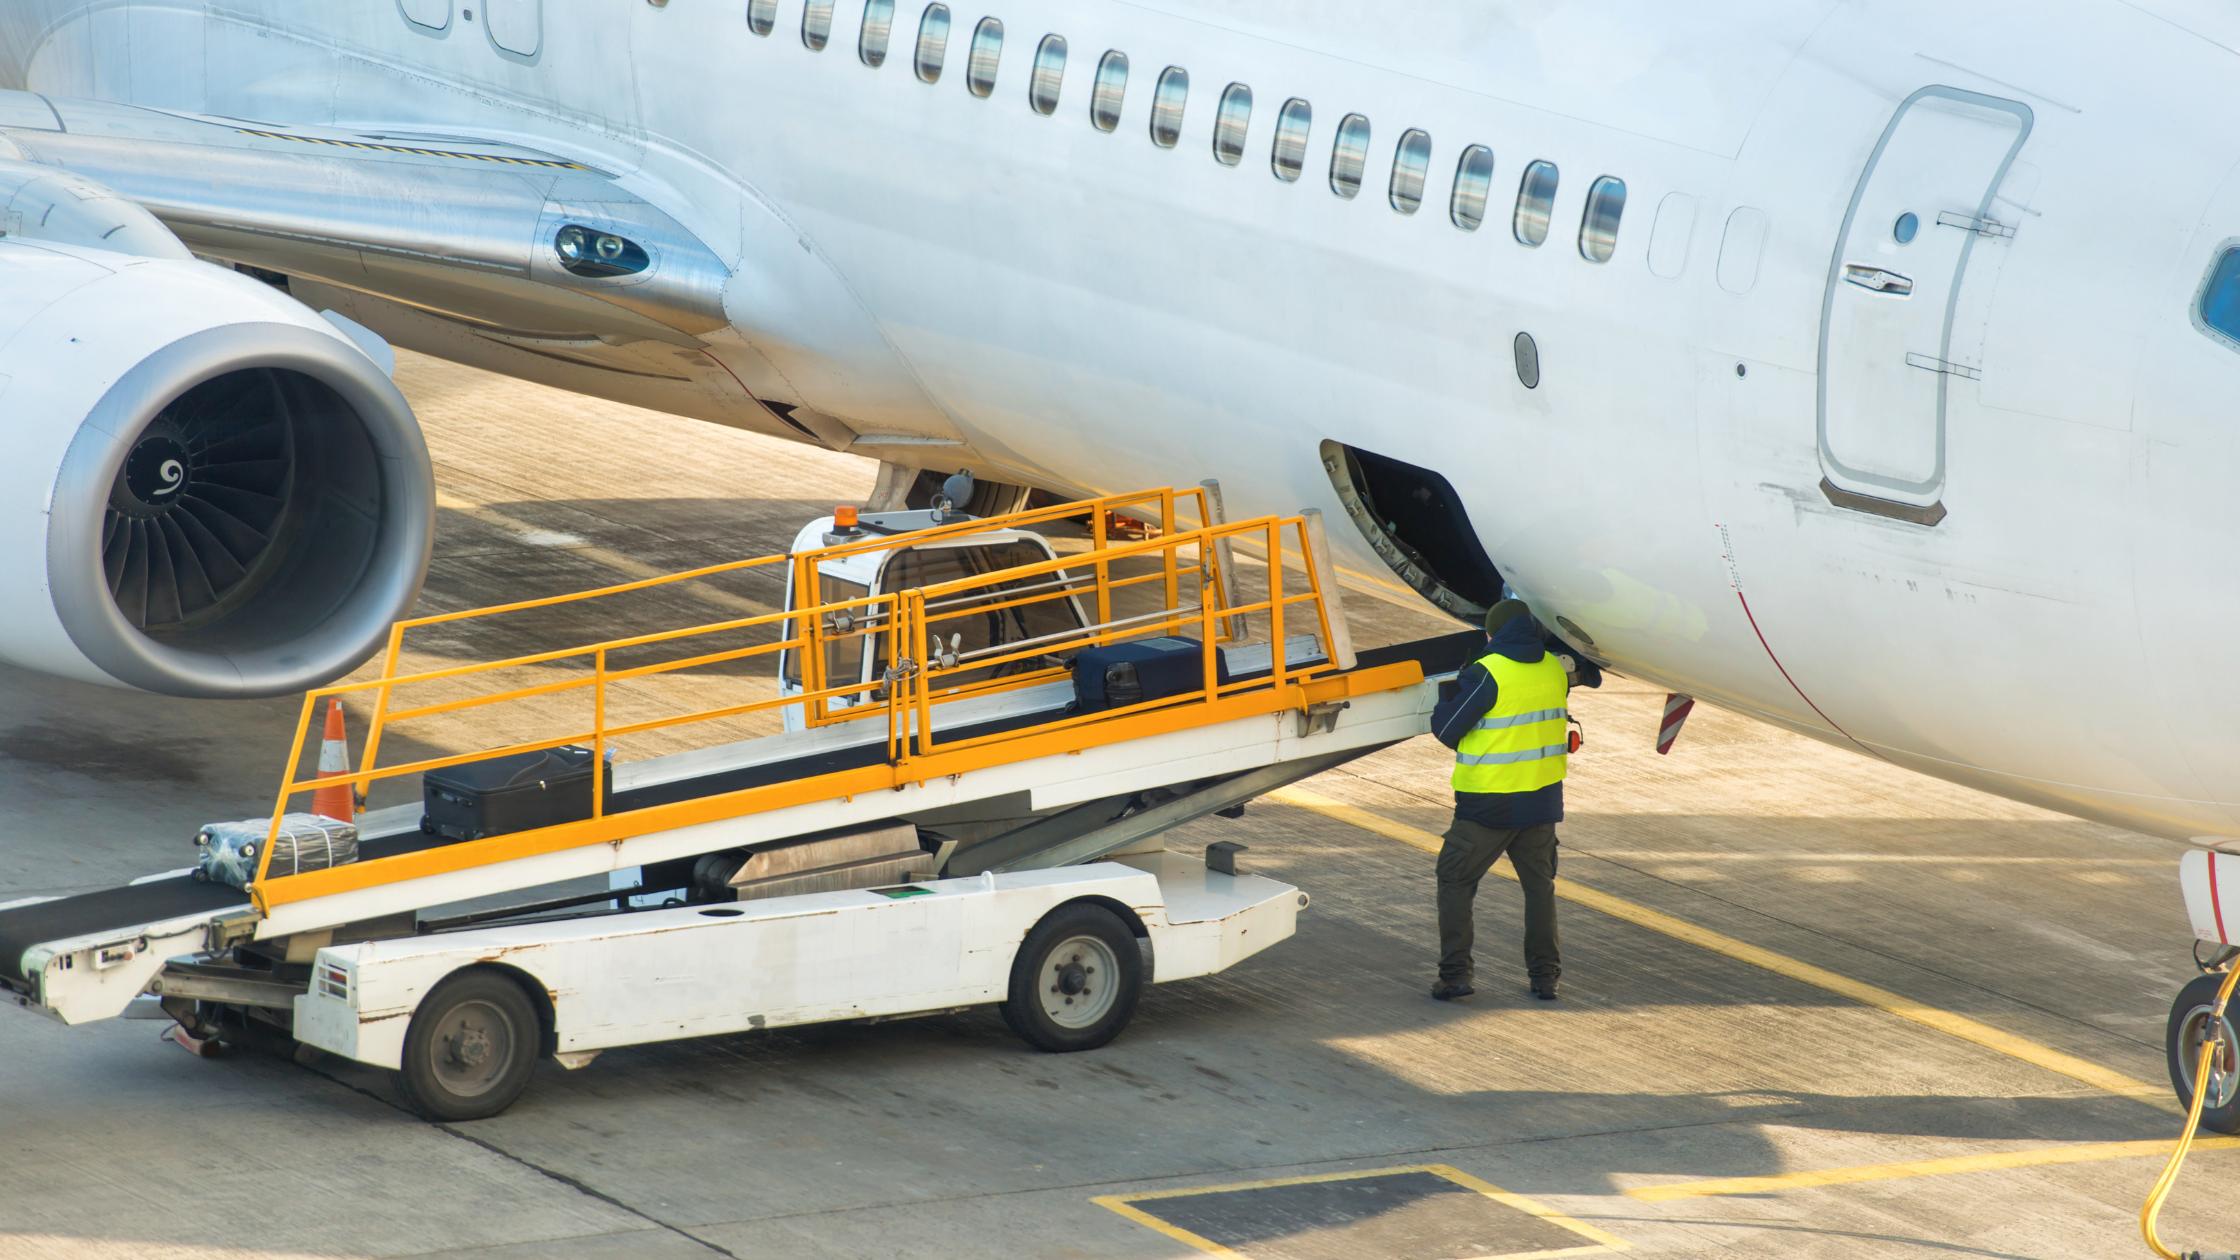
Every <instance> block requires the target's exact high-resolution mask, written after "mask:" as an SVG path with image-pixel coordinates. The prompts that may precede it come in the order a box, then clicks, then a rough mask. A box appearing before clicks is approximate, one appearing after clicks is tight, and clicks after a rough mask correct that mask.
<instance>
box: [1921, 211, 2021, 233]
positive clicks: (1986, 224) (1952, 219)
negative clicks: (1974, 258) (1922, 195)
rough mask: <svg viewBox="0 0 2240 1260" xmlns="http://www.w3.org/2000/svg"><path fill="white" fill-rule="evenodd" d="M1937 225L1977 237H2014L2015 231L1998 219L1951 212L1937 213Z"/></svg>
mask: <svg viewBox="0 0 2240 1260" xmlns="http://www.w3.org/2000/svg"><path fill="white" fill-rule="evenodd" d="M1937 223H1938V224H1939V225H1940V226H1943V227H1956V228H1959V229H1960V230H1961V231H1963V232H1973V233H1975V234H1976V235H1977V236H1989V237H1995V238H2005V237H2010V236H2013V235H2014V229H2013V228H2012V227H2010V226H2008V225H2007V224H2004V223H2001V222H1999V221H1998V220H1997V219H1979V218H1977V217H1975V216H1974V215H1972V214H1954V213H1953V212H1952V211H1950V210H1940V211H1938V212H1937Z"/></svg>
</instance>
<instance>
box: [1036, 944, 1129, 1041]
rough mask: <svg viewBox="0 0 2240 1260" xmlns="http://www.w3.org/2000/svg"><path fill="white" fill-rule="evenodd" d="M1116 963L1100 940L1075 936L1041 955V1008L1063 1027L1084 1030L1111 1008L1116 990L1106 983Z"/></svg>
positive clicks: (1114, 973)
mask: <svg viewBox="0 0 2240 1260" xmlns="http://www.w3.org/2000/svg"><path fill="white" fill-rule="evenodd" d="M1119 974H1120V963H1119V960H1118V959H1117V958H1115V957H1114V956H1113V953H1112V950H1111V948H1110V947H1109V946H1107V945H1106V944H1105V943H1104V942H1103V941H1100V940H1098V939H1097V938H1095V937H1092V936H1076V937H1073V938H1071V939H1070V940H1065V941H1060V942H1059V943H1058V945H1057V947H1056V948H1055V949H1052V950H1051V951H1050V952H1049V953H1048V954H1045V955H1044V956H1043V962H1042V1009H1043V1010H1045V1011H1048V1012H1049V1013H1050V1018H1051V1019H1052V1020H1054V1021H1056V1022H1057V1023H1058V1024H1060V1025H1062V1026H1064V1027H1067V1028H1086V1027H1088V1026H1090V1025H1091V1024H1094V1023H1096V1022H1097V1021H1098V1020H1100V1019H1103V1018H1104V1016H1105V1013H1106V1012H1107V1011H1110V1010H1111V1009H1112V1003H1113V1000H1114V997H1115V995H1116V994H1118V993H1119V990H1118V989H1117V988H1115V987H1114V986H1113V985H1111V984H1109V983H1107V981H1109V980H1111V979H1112V978H1113V977H1115V976H1117V975H1119Z"/></svg>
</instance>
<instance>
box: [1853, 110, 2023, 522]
mask: <svg viewBox="0 0 2240 1260" xmlns="http://www.w3.org/2000/svg"><path fill="white" fill-rule="evenodd" d="M2031 120H2032V115H2031V112H2030V107H2029V106H2027V105H2024V104H2022V103H2020V102H2018V101H2010V100H2004V99H2001V98H1999V97H1995V96H1984V95H1982V94H1981V93H1977V92H1967V91H1962V90H1961V89H1959V88H1949V87H1925V88H1922V89H1921V90H1920V91H1918V92H1915V93H1914V94H1913V95H1911V96H1909V97H1907V98H1906V99H1905V101H1904V102H1903V103H1902V104H1900V105H1899V106H1898V110H1897V113H1896V114H1894V115H1893V116H1892V117H1891V119H1890V125H1889V126H1888V127H1886V128H1885V129H1884V130H1883V133H1882V139H1881V141H1880V142H1879V143H1877V144H1876V145H1875V148H1874V152H1873V154H1872V155H1870V156H1869V157H1868V158H1867V166H1866V170H1865V171H1864V172H1863V173H1862V174H1861V175H1860V177H1859V187H1858V189H1857V190H1856V191H1855V192H1854V193H1853V194H1852V197H1851V208H1850V210H1849V212H1848V213H1846V214H1845V216H1844V220H1843V229H1842V231H1841V233H1840V234H1839V236H1838V238H1837V246H1836V252H1835V258H1834V260H1833V261H1832V262H1831V264H1830V267H1829V273H1828V285H1827V293H1826V296H1825V297H1824V298H1823V300H1822V306H1821V318H1820V398H1819V444H1820V467H1821V470H1822V472H1823V473H1824V476H1823V477H1822V479H1821V482H1820V488H1821V490H1822V492H1823V493H1824V494H1825V495H1826V496H1827V498H1828V501H1829V502H1831V503H1834V504H1835V505H1837V506H1838V507H1845V508H1852V509H1856V510H1859V511H1865V512H1873V513H1875V514H1877V515H1881V516H1889V517H1895V518H1897V519H1900V520H1908V521H1912V522H1914V523H1916V524H1921V525H1934V524H1936V523H1937V522H1938V521H1940V520H1942V519H1943V518H1944V514H1945V509H1944V504H1943V501H1942V500H1943V493H1944V482H1945V399H1946V394H1947V392H1948V391H1949V390H1950V388H1951V386H1952V383H1953V382H1954V380H1955V379H1964V380H1973V379H1976V378H1977V369H1976V367H1975V366H1974V365H1971V364H1965V363H1956V362H1953V361H1952V359H1953V351H1952V314H1953V308H1954V305H1955V303H1956V302H1957V300H1958V298H1959V294H1960V286H1961V283H1962V282H1963V280H1964V279H1965V278H1966V275H1967V269H1968V259H1969V256H1970V255H1971V254H1972V253H1973V252H1974V251H1975V249H1976V248H1977V246H1978V245H1979V244H1981V243H1983V242H1985V241H1986V240H1987V239H1998V238H2004V237H2009V236H2012V235H2014V228H2013V227H2012V226H2011V225H2010V224H2002V223H2000V222H1999V221H1998V220H1997V219H1995V218H1994V217H1993V215H1992V195H1993V193H1995V192H1996V191H1997V190H1998V187H1999V184H2000V181H2001V180H2003V179H2004V178H2005V177H2006V174H2007V168H2008V167H2009V166H2010V165H2011V164H2012V163H2013V161H2014V156H2015V153H2016V152H2017V151H2018V150H2020V149H2021V147H2022V143H2023V141H2024V140H2025V139H2027V138H2028V137H2029V135H2030V126H2031Z"/></svg>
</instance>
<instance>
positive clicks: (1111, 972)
mask: <svg viewBox="0 0 2240 1260" xmlns="http://www.w3.org/2000/svg"><path fill="white" fill-rule="evenodd" d="M1142 994H1143V955H1142V954H1141V953H1140V952H1139V951H1138V949H1137V947H1136V938H1135V934H1134V933H1133V932H1130V931H1129V930H1128V925H1127V924H1125V923H1122V922H1121V921H1120V916H1119V915H1116V914H1114V913H1113V912H1112V911H1110V910H1107V909H1105V908H1104V907H1103V906H1098V905H1091V904H1089V903H1088V902H1083V901H1076V902H1072V903H1069V904H1067V905H1063V906H1059V907H1058V908H1057V909H1055V910H1052V911H1051V912H1050V913H1048V914H1046V915H1044V916H1042V921H1041V922H1040V923H1037V924H1035V925H1034V930H1033V931H1030V932H1028V933H1027V939H1026V940H1024V941H1022V942H1020V944H1019V953H1018V954H1017V956H1015V957H1014V958H1013V959H1012V960H1011V997H1010V1000H1008V1001H1006V1002H1004V1003H1002V1008H1003V1022H1005V1023H1006V1024H1009V1025H1011V1031H1013V1032H1015V1033H1017V1034H1019V1039H1020V1040H1022V1041H1024V1042H1026V1043H1027V1044H1028V1045H1030V1046H1033V1047H1034V1048H1035V1049H1037V1050H1048V1051H1051V1052H1052V1053H1064V1052H1066V1051H1071V1050H1094V1049H1096V1048H1097V1047H1098V1046H1101V1045H1103V1044H1104V1043H1106V1042H1108V1041H1110V1040H1112V1039H1113V1038H1114V1037H1117V1036H1119V1035H1120V1030H1121V1029H1123V1028H1125V1027H1127V1026H1128V1020H1129V1018H1130V1017H1131V1016H1133V1015H1134V1014H1135V1013H1136V999H1137V998H1139V997H1141V996H1142Z"/></svg>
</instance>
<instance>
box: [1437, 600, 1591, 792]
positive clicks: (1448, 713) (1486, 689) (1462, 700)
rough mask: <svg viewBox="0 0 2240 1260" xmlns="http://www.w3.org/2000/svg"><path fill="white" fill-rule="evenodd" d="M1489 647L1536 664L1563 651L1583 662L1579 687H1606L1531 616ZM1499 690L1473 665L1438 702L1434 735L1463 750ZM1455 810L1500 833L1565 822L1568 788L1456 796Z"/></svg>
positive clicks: (1511, 623) (1515, 620)
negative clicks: (1474, 727)
mask: <svg viewBox="0 0 2240 1260" xmlns="http://www.w3.org/2000/svg"><path fill="white" fill-rule="evenodd" d="M1486 648H1487V650H1488V651H1491V652H1498V653H1500V654H1501V655H1503V656H1506V657H1508V658H1509V659H1510V660H1512V661H1515V662H1517V663H1518V664H1520V665H1531V664H1533V663H1535V662H1537V661H1538V660H1539V659H1540V658H1541V657H1543V656H1545V655H1547V654H1548V652H1549V651H1550V650H1554V651H1557V652H1562V653H1565V654H1567V655H1569V656H1570V657H1571V658H1572V659H1573V660H1574V661H1576V662H1578V670H1577V672H1578V676H1579V685H1580V686H1582V687H1600V686H1601V685H1602V670H1601V669H1600V668H1598V667H1597V666H1596V665H1595V663H1594V662H1593V661H1590V660H1588V659H1587V658H1586V657H1584V656H1581V655H1579V654H1578V653H1577V652H1576V651H1573V650H1572V649H1571V648H1570V647H1568V646H1567V645H1565V644H1564V642H1563V641H1562V640H1561V639H1558V638H1556V637H1555V636H1553V635H1551V634H1549V633H1548V632H1547V631H1545V630H1542V629H1541V628H1540V623H1539V622H1538V621H1535V620H1533V619H1532V618H1531V617H1530V616H1523V617H1512V618H1510V619H1509V620H1508V621H1507V622H1506V623H1504V624H1503V625H1502V627H1501V628H1500V629H1499V630H1496V631H1494V634H1493V637H1492V638H1491V639H1489V640H1488V641H1487V642H1486ZM1499 692H1500V688H1499V687H1497V686H1496V685H1495V684H1494V681H1493V675H1492V673H1490V672H1489V671H1487V669H1486V667H1485V666H1483V665H1480V664H1478V663H1477V662H1476V661H1472V662H1471V663H1470V664H1469V666H1468V667H1466V668H1465V669H1464V670H1463V671H1462V676H1461V677H1460V678H1459V679H1457V680H1456V684H1455V690H1454V694H1453V695H1452V696H1449V697H1447V698H1446V699H1443V700H1441V701H1439V705H1438V707H1437V708H1435V709H1433V710H1432V711H1431V733H1432V734H1433V735H1435V736H1437V737H1438V739H1439V742H1440V743H1442V744H1445V745H1446V746H1447V747H1449V748H1455V747H1458V746H1460V745H1461V743H1462V737H1463V736H1464V735H1466V734H1468V733H1469V732H1470V728H1471V727H1473V726H1476V725H1477V724H1478V719H1479V718H1482V717H1484V716H1485V715H1486V714H1488V713H1490V712H1492V711H1493V702H1494V700H1495V698H1496V697H1497V696H1498V694H1499ZM1454 812H1455V817H1457V818H1463V819H1467V820H1469V821H1471V822H1474V823H1477V824H1479V825H1481V826H1485V827H1492V828H1494V829H1495V830H1508V829H1510V828H1513V827H1537V826H1539V825H1540V824H1542V823H1552V822H1560V821H1562V819H1563V784H1562V782H1561V781H1558V782H1555V783H1551V784H1549V785H1548V786H1546V787H1544V788H1536V789H1534V790H1532V791H1530V792H1457V793H1455V794H1454Z"/></svg>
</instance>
